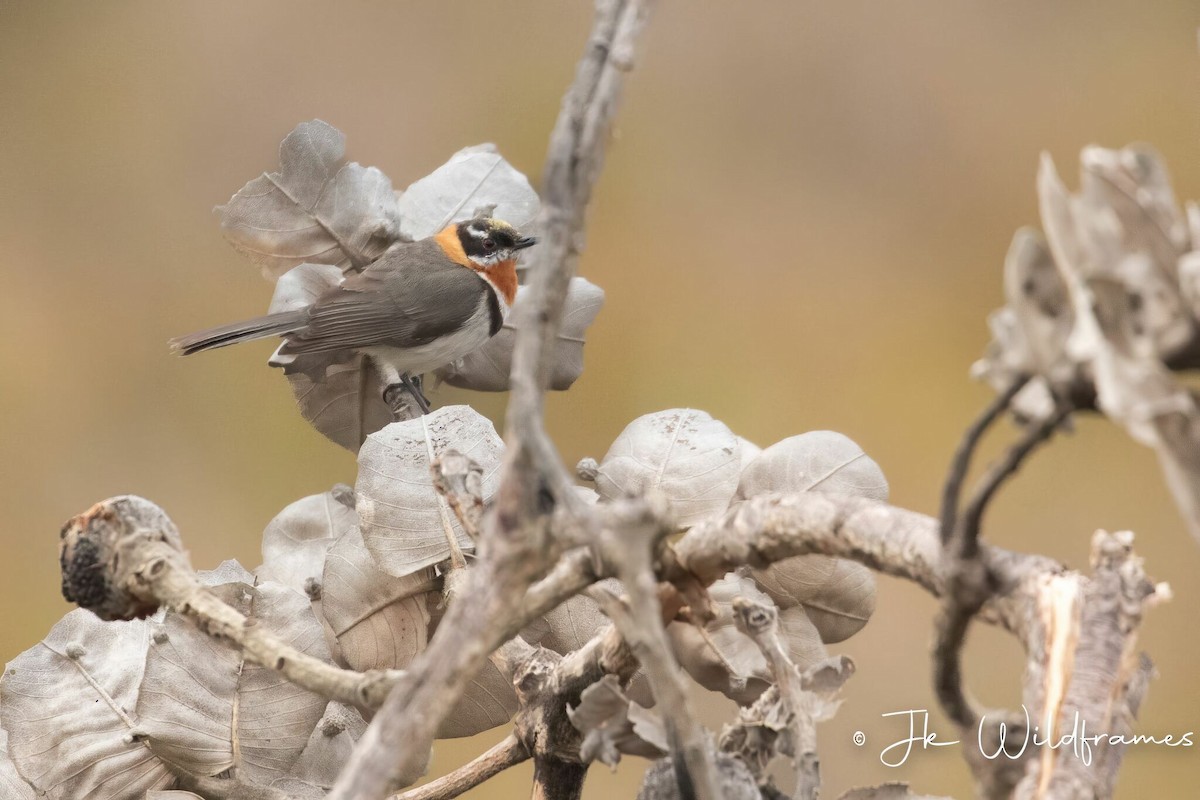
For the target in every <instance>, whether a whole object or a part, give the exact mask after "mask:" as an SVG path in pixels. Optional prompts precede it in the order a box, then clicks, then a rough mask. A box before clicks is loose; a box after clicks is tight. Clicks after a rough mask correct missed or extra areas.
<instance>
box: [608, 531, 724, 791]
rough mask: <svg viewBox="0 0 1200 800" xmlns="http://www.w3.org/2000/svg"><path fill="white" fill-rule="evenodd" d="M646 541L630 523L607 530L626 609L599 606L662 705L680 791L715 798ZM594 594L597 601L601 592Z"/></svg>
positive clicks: (705, 744) (704, 743)
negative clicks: (668, 636) (625, 600)
mask: <svg viewBox="0 0 1200 800" xmlns="http://www.w3.org/2000/svg"><path fill="white" fill-rule="evenodd" d="M652 542H653V540H652V539H651V538H650V537H647V536H645V535H644V534H643V532H642V531H641V530H639V529H637V528H635V527H622V528H617V529H615V530H612V531H609V532H608V535H607V536H606V537H605V538H604V539H603V540H602V541H601V543H600V547H601V552H602V553H603V554H604V557H605V560H606V561H608V562H610V563H612V564H613V565H614V566H615V567H616V572H617V577H618V578H620V580H621V583H622V584H623V585H624V587H625V591H626V592H627V593H628V595H629V606H628V608H627V607H626V606H625V605H624V604H623V603H621V602H615V601H612V600H609V601H606V602H604V603H602V607H603V608H604V611H605V613H606V614H608V616H609V618H610V619H612V621H613V625H614V626H615V627H616V629H617V630H618V631H620V633H621V635H622V636H623V637H624V638H625V640H626V642H628V643H629V646H630V648H631V649H632V651H633V653H634V655H635V656H637V659H638V661H639V662H641V664H642V667H643V668H644V669H645V670H646V675H647V677H648V678H649V680H650V688H651V691H653V692H654V698H655V700H656V701H657V704H658V707H659V708H661V709H662V713H663V723H664V725H665V727H666V732H667V743H668V745H669V746H670V750H671V759H672V763H673V764H674V768H675V777H676V780H677V781H678V783H679V791H680V795H681V796H682V797H684V798H692V797H694V798H697V799H698V800H717V798H719V797H720V796H721V795H720V794H718V789H717V786H718V784H717V776H716V773H715V772H714V771H713V766H712V763H711V761H710V759H709V753H708V750H709V748H710V747H711V743H710V742H709V739H708V736H707V734H706V733H705V732H704V729H703V728H701V727H700V725H699V723H698V722H696V719H695V717H694V716H693V715H692V713H691V709H690V706H689V703H688V699H687V693H686V687H685V685H684V683H683V681H682V677H681V672H680V668H679V664H678V662H676V660H675V657H674V655H673V654H672V653H671V647H670V644H669V643H668V641H667V633H666V629H665V627H664V626H663V620H662V607H661V605H660V604H659V599H658V579H657V577H656V576H655V573H654V568H653V550H652V547H653V544H652ZM594 596H595V597H597V598H598V599H599V598H600V597H602V596H603V595H602V594H599V593H597V594H596V595H594Z"/></svg>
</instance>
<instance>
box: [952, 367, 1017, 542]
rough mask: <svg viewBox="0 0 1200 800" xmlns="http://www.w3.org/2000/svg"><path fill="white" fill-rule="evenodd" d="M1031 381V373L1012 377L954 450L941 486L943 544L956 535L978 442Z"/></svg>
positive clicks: (968, 428) (964, 433) (967, 430)
mask: <svg viewBox="0 0 1200 800" xmlns="http://www.w3.org/2000/svg"><path fill="white" fill-rule="evenodd" d="M1028 382H1029V376H1028V375H1018V376H1016V377H1015V378H1013V381H1012V383H1010V384H1009V385H1008V388H1006V389H1005V390H1004V391H1003V392H1001V393H1000V394H998V395H996V396H995V397H994V398H992V402H991V403H989V404H988V405H987V407H986V408H984V409H983V411H982V412H980V414H979V416H978V417H976V418H975V420H974V421H973V422H972V423H971V424H970V425H968V426H967V429H966V431H964V432H963V436H962V440H961V441H960V442H959V444H958V449H956V450H955V451H954V457H953V458H951V459H950V469H949V470H948V471H947V474H946V482H945V484H944V486H943V487H942V510H941V514H940V519H941V523H942V524H941V533H942V542H943V543H948V542H949V541H950V539H951V537H953V536H954V527H955V525H956V523H957V522H958V498H959V495H960V494H961V493H962V485H963V481H965V480H966V478H967V470H968V469H970V467H971V457H972V456H973V455H974V454H975V448H976V447H978V446H979V441H980V439H982V438H983V434H984V433H986V432H987V430H988V428H990V427H991V426H992V423H993V422H995V421H996V420H997V419H998V418H999V416H1000V415H1001V414H1003V413H1004V410H1005V409H1007V408H1008V406H1009V404H1010V403H1012V401H1013V398H1014V397H1016V396H1017V393H1018V392H1020V391H1021V389H1022V388H1024V386H1025V384H1026V383H1028Z"/></svg>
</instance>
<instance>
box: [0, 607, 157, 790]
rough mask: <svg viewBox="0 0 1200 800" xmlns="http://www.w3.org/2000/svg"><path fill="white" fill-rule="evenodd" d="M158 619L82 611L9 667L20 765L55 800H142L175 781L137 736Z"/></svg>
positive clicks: (5, 695) (2, 696)
mask: <svg viewBox="0 0 1200 800" xmlns="http://www.w3.org/2000/svg"><path fill="white" fill-rule="evenodd" d="M149 630H150V623H149V622H147V621H144V620H135V621H132V622H102V621H101V620H100V619H99V618H97V617H96V616H95V615H94V614H92V613H91V612H90V611H84V610H82V609H76V610H75V611H72V612H70V613H69V614H67V615H66V616H65V617H63V618H62V619H61V620H60V621H59V622H58V624H57V625H55V626H54V628H53V629H52V630H51V631H50V633H49V635H47V636H46V638H45V639H44V640H42V642H41V643H39V644H38V645H36V646H35V647H33V648H32V649H30V650H26V651H25V652H24V653H22V654H21V655H19V656H17V657H16V658H15V659H14V660H13V661H12V662H10V663H9V664H8V667H7V668H6V670H5V672H4V678H3V680H2V681H0V721H2V722H3V727H4V729H5V730H6V731H7V732H8V735H9V741H8V753H9V756H10V757H11V758H12V761H13V764H14V765H15V766H16V768H17V769H18V770H19V771H20V773H21V775H22V776H23V777H25V778H26V779H27V780H28V781H29V783H30V784H31V785H32V786H33V787H34V788H35V789H37V791H38V792H39V793H43V794H44V795H45V796H47V797H50V798H52V799H53V800H75V798H79V797H104V798H112V800H125V799H126V798H128V800H140V798H141V797H142V796H143V795H144V794H145V793H146V792H148V791H150V790H153V789H161V788H163V787H165V786H167V785H169V784H171V783H172V782H173V781H174V776H173V775H172V774H171V773H170V772H169V771H168V770H167V768H166V766H165V765H164V764H163V763H162V762H161V761H160V760H159V759H158V758H157V757H156V756H155V755H154V754H153V753H152V752H151V751H150V749H149V748H148V747H147V745H146V743H145V742H143V741H141V740H139V739H136V738H135V737H134V736H133V732H134V731H135V730H141V725H140V723H139V721H138V719H137V716H136V715H135V713H134V706H135V704H136V703H137V694H138V686H139V684H140V683H141V682H142V676H143V671H144V668H145V658H146V648H147V646H148V643H149V636H150V633H149Z"/></svg>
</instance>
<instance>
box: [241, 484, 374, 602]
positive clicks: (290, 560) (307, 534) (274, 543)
mask: <svg viewBox="0 0 1200 800" xmlns="http://www.w3.org/2000/svg"><path fill="white" fill-rule="evenodd" d="M343 490H344V491H346V492H349V491H350V488H349V487H343ZM356 525H358V515H357V514H356V513H354V509H353V508H350V507H349V506H347V505H346V504H345V503H342V502H339V501H338V500H337V499H336V498H335V497H334V494H333V492H332V491H330V492H323V493H321V494H314V495H309V496H308V497H304V498H301V499H300V500H297V501H296V502H294V503H292V504H291V505H289V506H288V507H287V508H285V509H283V511H280V512H279V514H277V515H276V516H275V518H274V519H273V520H271V521H270V522H268V523H267V527H266V529H265V530H263V538H262V557H263V564H262V566H261V567H259V568H258V569H257V570H255V574H257V575H258V578H259V580H262V581H267V580H269V581H275V582H276V583H282V584H284V585H285V586H289V587H291V588H292V589H295V590H296V591H298V592H303V591H305V583H306V582H307V581H308V580H309V579H313V578H315V579H318V580H319V579H320V578H321V574H322V573H323V572H324V571H325V554H326V553H327V552H329V548H330V547H332V546H333V543H334V542H336V541H337V540H338V539H339V538H341V537H342V536H343V535H344V534H345V533H346V532H347V531H349V530H350V529H351V528H353V527H355V526H356Z"/></svg>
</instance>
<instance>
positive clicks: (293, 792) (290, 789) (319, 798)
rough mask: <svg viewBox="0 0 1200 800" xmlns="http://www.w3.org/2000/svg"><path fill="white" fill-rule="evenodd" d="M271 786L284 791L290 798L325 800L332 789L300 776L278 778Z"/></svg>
mask: <svg viewBox="0 0 1200 800" xmlns="http://www.w3.org/2000/svg"><path fill="white" fill-rule="evenodd" d="M271 788H272V789H275V790H276V791H280V792H283V793H284V794H285V795H286V796H287V798H288V800H324V798H325V796H326V795H327V794H329V789H330V787H328V786H318V785H317V784H315V783H310V782H309V781H306V780H302V779H300V778H276V779H275V780H273V781H271Z"/></svg>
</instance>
